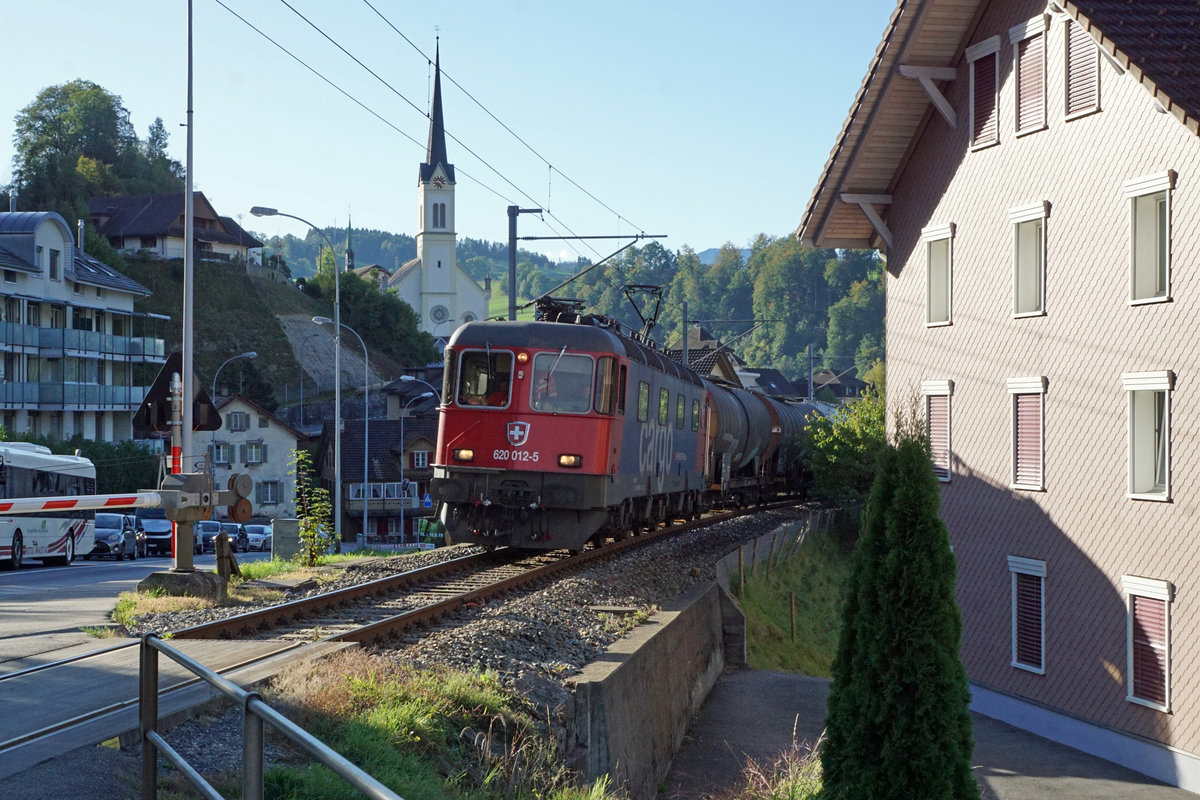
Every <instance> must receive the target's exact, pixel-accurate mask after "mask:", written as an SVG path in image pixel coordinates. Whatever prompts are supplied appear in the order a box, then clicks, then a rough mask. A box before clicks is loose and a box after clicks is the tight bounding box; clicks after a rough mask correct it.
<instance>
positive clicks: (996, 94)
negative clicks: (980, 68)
mask: <svg viewBox="0 0 1200 800" xmlns="http://www.w3.org/2000/svg"><path fill="white" fill-rule="evenodd" d="M999 53H1000V37H999V36H991V37H988V38H987V39H984V40H983V41H982V42H978V43H976V44H973V45H971V46H970V47H968V48H967V50H966V56H967V61H968V62H969V63H970V69H969V72H970V84H969V86H968V97H969V102H968V115H967V116H968V125H969V127H968V128H967V132H968V135H969V136H970V137H971V145H970V148H971V149H972V150H982V149H984V148H985V147H994V146H995V145H998V144H1000V56H999ZM981 58H991V59H992V61H993V63H994V64H995V65H996V66H995V69H994V70H993V75H992V82H993V84H994V86H993V87H992V107H993V108H994V109H995V112H996V138H995V139H989V140H988V141H983V142H977V141H975V62H976V61H978V60H979V59H981Z"/></svg>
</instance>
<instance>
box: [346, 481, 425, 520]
mask: <svg viewBox="0 0 1200 800" xmlns="http://www.w3.org/2000/svg"><path fill="white" fill-rule="evenodd" d="M405 483H406V484H407V487H405V486H403V485H402V484H400V483H398V482H390V483H369V484H367V511H368V512H372V511H377V512H380V513H383V512H392V511H394V512H399V511H400V509H401V508H403V509H404V510H405V512H406V513H407V512H409V511H411V512H414V514H421V513H431V512H432V509H427V508H425V507H424V506H423V505H422V504H421V498H420V497H418V496H416V494H414V493H415V492H416V491H417V483H416V482H415V481H413V482H408V481H405ZM346 488H347V492H346V494H345V495H344V497H343V498H342V505H344V506H345V508H346V511H347V512H353V511H358V512H360V513H361V512H362V508H363V485H362V484H361V483H350V484H347V485H346ZM405 488H407V489H408V493H407V494H405V491H404V490H405Z"/></svg>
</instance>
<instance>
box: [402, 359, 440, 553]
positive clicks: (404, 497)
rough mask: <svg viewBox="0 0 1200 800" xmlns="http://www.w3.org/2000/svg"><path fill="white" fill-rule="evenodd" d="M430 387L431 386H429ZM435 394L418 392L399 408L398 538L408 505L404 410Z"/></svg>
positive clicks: (435, 394)
mask: <svg viewBox="0 0 1200 800" xmlns="http://www.w3.org/2000/svg"><path fill="white" fill-rule="evenodd" d="M405 378H407V379H408V380H412V381H421V383H425V381H422V380H421V379H420V378H413V377H411V376H403V377H401V380H405ZM425 385H426V386H429V384H428V383H425ZM430 388H431V389H432V388H433V387H430ZM436 396H437V392H425V393H424V394H419V395H417V396H416V397H410V398H408V402H407V403H405V404H404V408H402V409H400V538H401V539H403V538H404V509H405V508H406V507H407V506H408V487H407V486H405V485H404V462H405V461H408V449H407V448H406V447H405V442H404V412H405V411H407V410H408V407H409V406H411V405H412V404H413V403H415V402H416V401H417V400H424V399H425V398H427V397H436Z"/></svg>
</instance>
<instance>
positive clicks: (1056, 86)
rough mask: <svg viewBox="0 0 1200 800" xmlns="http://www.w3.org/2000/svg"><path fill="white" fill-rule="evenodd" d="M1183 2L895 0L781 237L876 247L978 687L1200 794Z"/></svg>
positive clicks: (1189, 135) (892, 391) (891, 381)
mask: <svg viewBox="0 0 1200 800" xmlns="http://www.w3.org/2000/svg"><path fill="white" fill-rule="evenodd" d="M1160 7H1161V8H1160ZM1180 8H1182V5H1181V4H1178V3H1156V2H1150V1H1149V0H1148V1H1147V2H1138V3H1134V4H1132V6H1131V4H1129V3H1122V2H1093V3H1088V2H1082V0H1081V2H1077V3H1070V2H1063V3H1062V4H1057V3H1051V4H1050V5H1047V4H1046V3H1045V2H1044V1H1043V2H1038V1H1036V0H1035V1H1033V2H1030V1H1029V0H1008V1H1004V2H1001V1H997V2H977V3H971V2H966V3H964V2H954V3H951V2H945V1H942V2H937V1H934V2H929V1H926V2H920V1H918V2H901V3H900V4H899V6H898V8H897V10H896V12H895V13H894V14H893V16H892V19H891V21H890V23H889V25H888V30H887V32H886V33H885V38H884V44H883V45H881V48H880V50H879V52H878V53H877V56H876V58H875V60H874V61H873V62H872V64H871V65H870V69H869V72H868V75H867V77H866V79H865V80H864V84H863V89H862V90H861V91H860V93H859V95H858V96H857V97H856V98H855V101H854V105H853V106H852V108H851V113H850V116H849V118H848V119H847V120H846V123H845V126H844V128H843V131H842V134H841V136H840V137H839V140H838V142H837V143H836V146H835V149H834V152H833V155H832V156H831V158H830V161H829V162H828V164H827V165H826V169H825V172H824V174H823V175H822V179H821V183H820V185H819V186H818V187H817V189H816V191H815V193H814V195H813V197H812V200H811V201H810V203H809V206H808V209H807V210H806V212H805V217H804V220H803V222H802V224H801V227H800V230H799V231H798V235H800V236H801V237H802V238H803V239H804V240H805V241H807V242H809V243H811V244H813V245H815V246H826V247H828V246H834V247H864V246H865V247H877V248H879V249H880V250H881V251H882V252H884V253H885V254H886V258H887V264H888V273H889V276H888V286H887V365H888V395H889V396H888V403H889V405H890V406H892V407H893V408H895V409H905V408H908V407H909V405H910V403H911V402H912V401H913V400H914V399H915V400H916V403H917V407H918V408H921V409H923V413H924V414H925V416H926V421H927V423H928V425H929V427H930V433H931V440H932V443H933V449H934V462H935V469H937V470H938V473H939V476H940V477H941V478H942V480H943V486H942V516H943V519H944V520H945V522H946V524H947V526H948V527H949V529H950V534H951V542H952V546H953V548H954V551H955V554H956V556H957V558H958V565H959V575H958V600H959V604H960V607H961V609H962V613H963V622H964V633H963V646H962V658H963V661H964V663H965V665H966V667H967V672H968V675H969V677H970V680H971V682H972V689H973V707H974V708H976V709H977V710H979V711H981V712H983V713H985V714H988V715H989V716H995V717H999V718H1002V719H1005V720H1006V721H1009V722H1012V723H1013V724H1017V725H1020V726H1022V727H1027V728H1030V729H1032V730H1034V731H1035V732H1038V733H1041V734H1043V735H1046V736H1048V737H1050V738H1054V739H1058V740H1060V741H1064V742H1066V743H1067V744H1070V745H1072V746H1075V747H1078V748H1080V749H1083V750H1087V751H1089V752H1093V753H1097V754H1100V755H1103V756H1105V757H1108V758H1111V759H1112V760H1115V761H1119V762H1121V763H1124V764H1126V765H1127V766H1131V767H1133V768H1135V769H1138V770H1140V771H1142V772H1145V773H1148V774H1151V775H1153V776H1155V777H1157V778H1159V779H1161V780H1164V781H1166V782H1168V783H1173V784H1176V785H1180V786H1183V787H1184V788H1188V789H1191V790H1192V791H1200V518H1198V509H1200V436H1198V433H1200V269H1198V265H1200V138H1198V137H1197V124H1196V120H1195V118H1194V116H1193V114H1194V113H1195V112H1196V111H1197V109H1196V104H1195V103H1194V99H1195V98H1192V97H1190V96H1189V93H1190V92H1192V91H1196V89H1195V88H1194V85H1193V83H1192V81H1191V77H1193V76H1190V75H1189V74H1187V72H1186V70H1185V71H1184V73H1183V74H1180V71H1179V70H1178V69H1175V70H1172V69H1171V67H1170V63H1171V60H1172V54H1173V53H1174V54H1181V53H1182V52H1183V50H1182V49H1181V48H1182V45H1191V46H1194V45H1196V44H1200V34H1198V33H1197V31H1200V27H1192V25H1196V24H1198V23H1200V20H1197V19H1193V17H1196V16H1197V12H1195V11H1187V10H1185V11H1180V10H1179V9H1180ZM1160 10H1161V11H1162V12H1163V13H1164V14H1166V16H1162V15H1160V14H1159V13H1158V12H1159V11H1160ZM1172 14H1182V15H1184V17H1185V18H1182V19H1174V18H1172V17H1171V15H1172ZM1180 31H1190V33H1180ZM1187 52H1192V50H1191V49H1190V48H1189V49H1188V51H1187ZM1193 60H1195V59H1193Z"/></svg>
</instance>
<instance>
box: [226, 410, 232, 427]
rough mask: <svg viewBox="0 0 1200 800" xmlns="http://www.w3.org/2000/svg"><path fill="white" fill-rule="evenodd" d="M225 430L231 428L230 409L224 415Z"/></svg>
mask: <svg viewBox="0 0 1200 800" xmlns="http://www.w3.org/2000/svg"><path fill="white" fill-rule="evenodd" d="M225 430H227V431H231V430H233V412H232V411H231V412H230V413H228V414H226V415H225Z"/></svg>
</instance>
